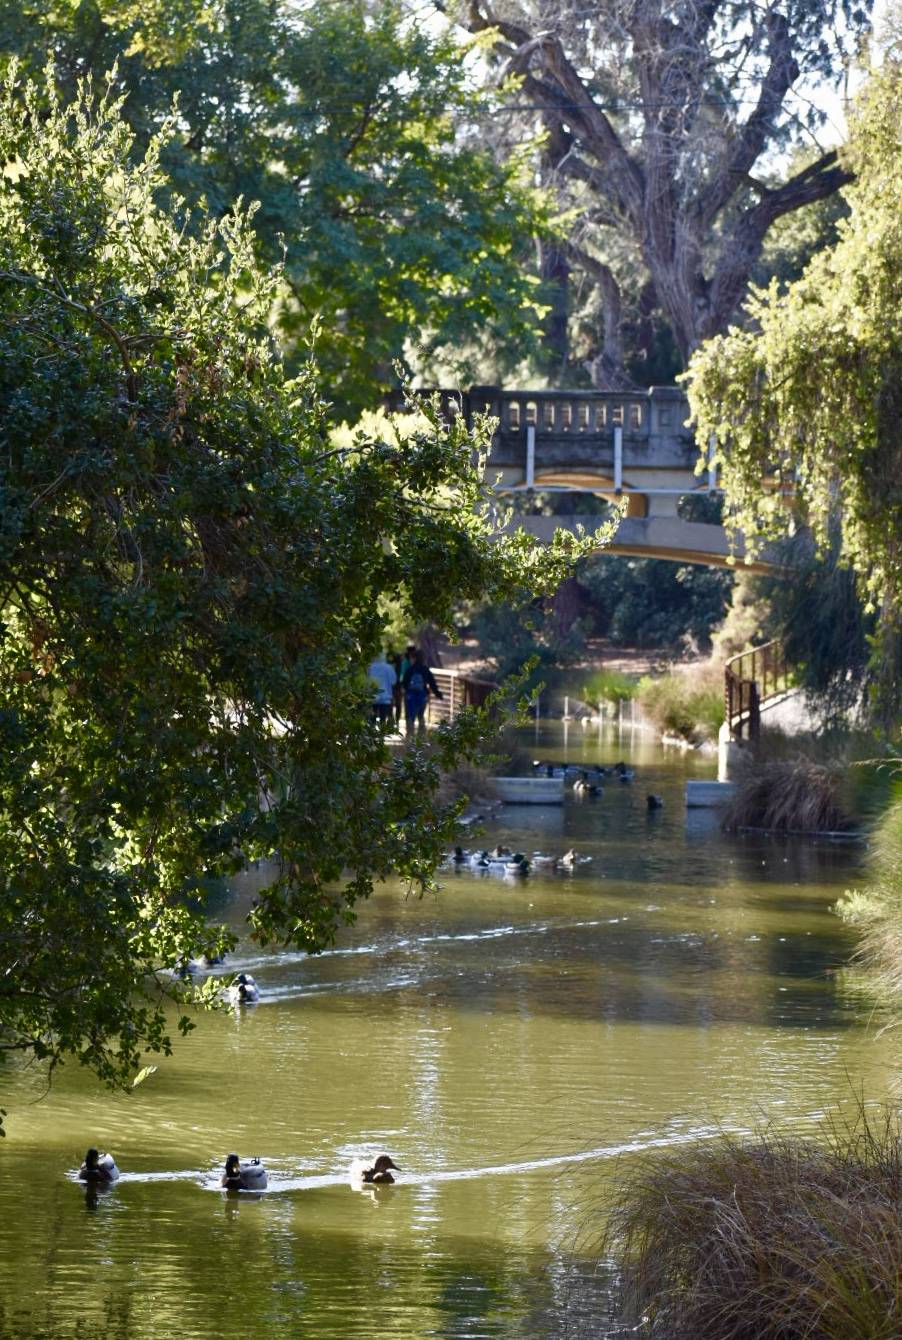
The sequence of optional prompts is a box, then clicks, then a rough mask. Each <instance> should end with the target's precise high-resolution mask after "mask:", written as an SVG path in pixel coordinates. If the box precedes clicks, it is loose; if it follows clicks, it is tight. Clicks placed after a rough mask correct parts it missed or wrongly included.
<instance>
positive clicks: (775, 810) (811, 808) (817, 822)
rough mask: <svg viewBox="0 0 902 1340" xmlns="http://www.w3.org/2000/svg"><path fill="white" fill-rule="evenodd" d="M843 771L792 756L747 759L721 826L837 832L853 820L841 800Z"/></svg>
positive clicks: (784, 830)
mask: <svg viewBox="0 0 902 1340" xmlns="http://www.w3.org/2000/svg"><path fill="white" fill-rule="evenodd" d="M844 779H845V773H844V769H843V768H841V767H840V766H838V765H836V764H831V763H815V762H814V761H813V760H812V759H810V758H804V757H802V756H797V757H795V758H785V759H783V758H781V759H770V760H761V759H759V758H755V757H752V758H751V759H750V760H749V761H748V763H747V764H746V766H745V767H744V768H743V769H742V771H741V773H740V775H739V777H738V778H737V781H736V788H735V791H734V793H733V796H732V798H731V800H730V802H729V804H728V806H727V808H726V810H725V813H724V819H723V827H724V828H725V829H726V830H727V831H735V830H736V829H739V828H764V829H767V830H768V831H769V832H772V833H836V832H844V831H847V830H848V829H850V828H851V827H852V826H853V825H852V821H851V819H850V818H849V815H848V814H847V812H846V809H845V805H844V802H843V795H842V792H843V784H844Z"/></svg>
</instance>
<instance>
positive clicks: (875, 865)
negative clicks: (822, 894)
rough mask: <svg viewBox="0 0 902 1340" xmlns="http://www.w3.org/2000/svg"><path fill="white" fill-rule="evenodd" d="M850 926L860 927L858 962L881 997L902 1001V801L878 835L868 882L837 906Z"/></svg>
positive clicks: (875, 834) (885, 819)
mask: <svg viewBox="0 0 902 1340" xmlns="http://www.w3.org/2000/svg"><path fill="white" fill-rule="evenodd" d="M836 910H837V912H838V913H839V914H840V916H841V917H843V918H844V920H846V921H850V922H852V923H854V924H855V925H857V926H859V927H861V930H862V938H861V942H860V944H859V948H858V953H857V958H858V960H859V962H861V963H862V964H863V965H864V967H865V968H866V969H868V976H869V979H870V985H871V986H872V987H873V988H874V990H875V991H876V992H877V994H878V995H880V996H883V997H885V998H887V999H888V1000H889V1001H892V1002H893V1003H894V1004H896V1005H897V1004H898V1003H899V1002H900V1001H902V800H897V801H895V802H894V804H892V805H891V806H890V808H889V809H888V810H887V811H886V813H885V815H884V816H883V818H882V819H881V820H880V822H879V823H878V824H877V826H876V828H875V829H874V832H873V835H872V838H871V848H870V852H869V855H868V878H867V880H866V882H865V884H864V887H863V888H862V889H861V890H858V889H851V890H849V891H848V892H847V893H846V895H845V897H844V898H841V899H840V901H839V902H838V903H837V905H836Z"/></svg>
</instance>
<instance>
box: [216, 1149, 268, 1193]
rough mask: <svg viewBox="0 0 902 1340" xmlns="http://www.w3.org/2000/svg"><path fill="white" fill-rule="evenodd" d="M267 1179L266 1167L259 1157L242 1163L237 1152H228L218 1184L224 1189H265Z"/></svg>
mask: <svg viewBox="0 0 902 1340" xmlns="http://www.w3.org/2000/svg"><path fill="white" fill-rule="evenodd" d="M268 1180H269V1179H268V1178H267V1176H266V1169H265V1168H264V1166H263V1164H262V1163H261V1162H260V1160H259V1159H251V1160H250V1161H248V1160H245V1161H244V1162H243V1163H242V1161H241V1159H240V1158H239V1157H238V1155H237V1154H230V1155H229V1156H228V1158H227V1159H226V1161H225V1168H224V1169H223V1173H222V1177H221V1178H220V1179H219V1184H220V1186H223V1187H225V1189H226V1191H265V1190H266V1183H267V1181H268Z"/></svg>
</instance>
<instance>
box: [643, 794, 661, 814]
mask: <svg viewBox="0 0 902 1340" xmlns="http://www.w3.org/2000/svg"><path fill="white" fill-rule="evenodd" d="M645 803H646V805H647V806H648V808H649V810H663V808H664V801H663V800H662V798H661V797H660V796H653V795H651V794H650V793H649V795H647V796H646V797H645Z"/></svg>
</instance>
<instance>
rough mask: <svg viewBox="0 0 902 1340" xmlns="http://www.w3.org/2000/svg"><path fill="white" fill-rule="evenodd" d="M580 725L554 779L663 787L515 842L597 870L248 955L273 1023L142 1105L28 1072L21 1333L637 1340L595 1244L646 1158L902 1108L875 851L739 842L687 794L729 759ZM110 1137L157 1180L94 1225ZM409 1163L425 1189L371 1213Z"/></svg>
mask: <svg viewBox="0 0 902 1340" xmlns="http://www.w3.org/2000/svg"><path fill="white" fill-rule="evenodd" d="M561 732H562V728H561V726H560V725H559V724H558V725H556V726H551V727H549V728H548V729H547V730H545V731H543V733H542V736H541V738H540V739H539V740H537V739H536V737H535V735H534V733H533V730H532V729H530V730H529V731H527V732H524V733H522V734H521V738H520V745H521V746H522V749H523V751H524V754H523V756H524V757H529V756H533V755H536V756H538V755H541V756H544V757H548V758H560V757H564V755H565V749H566V753H567V755H569V757H571V758H584V759H586V760H587V761H594V760H598V761H603V762H613V761H615V760H616V759H617V758H619V757H632V759H633V761H634V762H635V765H636V767H637V770H638V771H637V779H636V782H635V785H634V786H632V787H620V786H617V785H609V786H608V788H607V791H606V793H605V795H604V797H603V798H601V799H600V800H598V801H591V800H585V801H583V802H577V801H568V803H567V804H566V805H565V806H564V807H563V809H561V808H557V809H554V808H548V809H532V808H522V807H521V808H518V809H515V808H510V807H509V808H508V809H506V810H505V811H502V813H501V814H500V816H499V818H498V820H497V822H495V823H493V824H492V825H491V827H490V828H489V830H488V832H487V834H486V838H485V839H483V841H484V842H485V843H486V844H488V843H490V842H494V841H495V840H497V838H501V839H502V840H507V841H509V842H510V843H511V845H513V846H516V847H518V848H522V849H524V850H527V851H532V850H533V849H539V848H542V849H545V850H549V851H559V852H560V851H563V850H565V849H566V848H567V847H569V846H571V845H576V846H577V847H578V848H579V849H580V850H581V851H583V852H584V853H585V854H587V855H591V856H592V857H593V860H592V862H591V863H590V864H587V865H584V866H581V867H580V868H579V869H578V870H577V871H575V872H574V873H573V874H572V875H551V874H549V875H539V876H533V877H531V878H530V879H528V880H527V881H520V882H514V881H512V880H509V879H505V878H503V877H499V876H496V875H488V876H475V875H473V874H471V873H467V874H462V875H458V874H456V873H450V874H448V876H447V877H446V879H445V881H444V888H443V890H442V892H441V893H440V894H439V895H438V896H437V897H435V898H428V899H425V900H422V901H418V900H415V899H410V898H406V897H405V895H404V892H403V890H401V889H399V888H397V887H394V886H391V885H388V886H386V887H384V888H382V889H381V890H380V891H379V893H378V895H377V896H376V897H375V898H374V899H373V900H372V902H371V903H370V904H369V905H367V906H366V907H364V908H363V909H362V910H361V914H360V917H359V920H358V922H357V924H356V926H355V927H353V928H352V929H350V930H349V931H347V932H346V933H345V934H344V935H343V938H342V940H341V943H340V944H339V945H338V946H337V947H336V949H335V951H334V952H331V953H329V954H324V955H323V956H322V957H320V958H317V959H305V958H304V957H302V956H300V955H296V954H290V953H273V954H266V955H262V954H260V953H258V952H256V951H254V950H253V948H251V947H249V946H248V945H247V944H244V945H243V946H242V948H241V949H240V950H239V952H238V953H237V954H236V955H235V957H234V960H233V962H232V963H231V964H230V966H231V967H232V968H233V969H234V970H236V971H237V970H239V969H240V968H247V969H248V970H249V971H251V972H253V973H254V974H255V975H256V977H257V979H258V982H259V983H260V985H261V989H262V992H263V1000H262V1001H261V1003H260V1004H259V1005H258V1006H257V1007H255V1008H253V1009H247V1010H246V1011H245V1012H244V1013H243V1015H242V1016H240V1017H234V1016H226V1015H222V1016H217V1017H214V1018H211V1019H205V1020H202V1021H201V1025H200V1027H199V1029H198V1030H197V1032H196V1033H195V1034H194V1035H193V1036H192V1037H191V1038H189V1039H188V1040H187V1041H186V1042H184V1043H180V1044H179V1046H178V1050H177V1054H176V1056H175V1057H174V1058H173V1059H171V1060H168V1061H165V1060H164V1061H162V1062H161V1063H160V1066H159V1070H158V1072H157V1073H156V1074H155V1075H154V1076H153V1077H152V1078H151V1079H150V1080H148V1081H147V1083H146V1084H145V1085H144V1086H142V1088H140V1089H139V1090H136V1091H135V1093H134V1094H133V1095H131V1096H129V1097H113V1096H110V1095H109V1094H107V1093H106V1092H104V1091H101V1090H99V1089H98V1088H97V1087H96V1086H95V1085H94V1084H93V1083H92V1082H91V1081H90V1080H89V1079H88V1077H87V1076H83V1075H79V1074H76V1073H74V1072H72V1071H66V1072H64V1073H63V1074H62V1075H61V1076H60V1077H59V1078H58V1079H57V1080H56V1081H55V1082H54V1086H53V1089H52V1092H51V1093H50V1094H49V1095H45V1094H44V1090H43V1080H42V1078H41V1076H40V1075H38V1074H36V1073H33V1072H30V1071H25V1072H16V1073H13V1072H11V1071H10V1070H7V1071H6V1072H4V1074H3V1076H2V1078H0V1105H2V1106H5V1107H6V1108H8V1109H9V1113H10V1115H9V1117H8V1120H7V1124H8V1130H9V1138H8V1139H7V1140H6V1141H4V1142H3V1145H2V1147H0V1336H2V1337H3V1340H6V1337H16V1338H17V1340H18V1338H20V1337H21V1338H22V1340H37V1337H47V1340H50V1338H51V1337H52V1338H53V1340H57V1338H59V1340H62V1338H63V1337H66V1340H69V1337H72V1338H73V1340H74V1338H75V1337H78V1338H79V1340H87V1338H88V1337H104V1338H105V1340H106V1338H107V1337H109V1338H110V1340H112V1338H113V1337H116V1340H119V1338H120V1337H123V1338H124V1337H128V1340H150V1337H158V1336H163V1335H170V1334H172V1335H178V1336H179V1337H182V1338H183V1340H201V1338H204V1340H206V1338H207V1337H219V1336H227V1335H234V1336H236V1337H247V1336H254V1337H257V1338H258V1340H259V1338H261V1337H263V1338H265V1340H270V1338H272V1340H282V1338H283V1337H298V1336H304V1337H315V1338H316V1340H320V1338H323V1340H325V1338H327V1337H352V1338H357V1337H360V1338H361V1340H362V1338H363V1337H382V1336H385V1337H411V1338H413V1340H416V1338H417V1337H426V1336H437V1337H461V1338H463V1337H466V1338H467V1340H474V1338H475V1337H518V1338H520V1337H522V1338H523V1340H540V1338H541V1340H545V1338H546V1337H547V1338H548V1340H551V1338H552V1337H565V1336H573V1337H584V1336H601V1335H606V1334H614V1333H615V1331H614V1328H613V1325H612V1324H610V1323H609V1320H608V1312H609V1307H608V1280H607V1277H606V1275H605V1272H604V1270H603V1269H599V1268H598V1267H597V1264H596V1261H595V1258H594V1256H593V1248H594V1246H595V1243H596V1242H597V1236H598V1228H599V1222H600V1205H601V1203H602V1201H603V1197H604V1188H605V1185H606V1183H607V1181H608V1179H609V1177H610V1175H611V1172H612V1170H613V1169H614V1167H615V1165H617V1164H618V1163H619V1162H622V1160H624V1159H627V1160H628V1159H629V1157H630V1151H631V1150H633V1149H636V1148H643V1147H646V1146H653V1145H656V1144H658V1145H666V1144H671V1143H673V1142H679V1141H684V1140H687V1139H695V1138H705V1137H706V1136H708V1135H709V1134H710V1132H711V1130H712V1127H713V1126H714V1124H715V1123H717V1122H723V1123H727V1124H729V1125H732V1126H735V1127H740V1128H744V1127H747V1126H748V1125H749V1124H751V1123H754V1122H757V1121H760V1120H761V1119H770V1120H775V1121H777V1122H779V1123H781V1124H786V1125H791V1126H792V1127H793V1128H795V1129H804V1128H805V1127H806V1126H808V1125H810V1124H811V1123H812V1122H814V1121H816V1119H817V1116H818V1114H819V1113H821V1112H823V1111H824V1109H825V1108H828V1107H832V1106H833V1105H834V1104H836V1103H837V1102H839V1103H843V1102H848V1101H850V1100H851V1097H852V1091H853V1089H854V1088H855V1087H860V1088H862V1089H863V1091H864V1092H865V1093H866V1094H867V1095H868V1096H869V1097H874V1098H881V1097H883V1096H884V1095H886V1093H887V1092H888V1088H889V1084H890V1080H891V1072H892V1067H893V1059H894V1053H893V1046H894V1043H893V1041H892V1039H891V1037H889V1036H888V1037H884V1038H883V1039H877V1038H875V1036H874V1032H873V1030H869V1029H868V1019H867V1017H866V1006H864V1005H862V1004H861V1003H860V1002H857V1001H856V1000H854V999H853V998H851V997H849V996H848V995H846V994H844V988H843V983H842V979H841V977H839V976H837V974H836V972H835V968H836V967H837V965H840V964H841V963H842V962H843V961H844V959H845V958H846V957H847V955H848V952H849V948H850V940H849V936H848V933H847V932H846V931H845V930H844V928H843V927H842V926H841V925H840V924H839V922H838V921H837V920H836V918H834V917H832V916H831V915H830V914H829V912H828V908H829V906H830V904H831V902H832V901H834V899H835V898H836V897H837V895H838V894H839V893H841V892H842V890H843V889H844V888H846V887H847V886H848V884H849V883H850V882H852V881H853V880H854V878H855V873H856V870H857V866H858V862H859V860H860V853H859V852H858V851H857V850H856V849H848V848H842V847H835V846H831V845H829V844H827V843H824V844H822V845H818V844H813V843H798V842H795V843H791V844H788V843H779V842H774V841H770V840H766V839H762V838H749V839H727V838H724V837H722V836H721V835H720V834H719V833H718V832H717V831H716V829H715V828H713V827H712V824H711V822H710V818H709V816H707V815H703V814H697V815H695V816H690V819H691V822H688V823H687V815H686V812H685V810H684V807H683V802H682V795H683V786H684V783H685V780H686V778H687V777H689V776H698V777H703V776H710V775H711V774H712V771H713V768H712V764H711V762H710V760H707V759H702V758H699V757H698V756H696V755H689V756H685V755H682V754H679V753H676V754H674V753H667V754H665V753H664V752H663V751H662V750H661V749H660V748H659V747H658V746H656V745H651V744H649V743H639V744H637V745H636V746H635V747H631V745H630V743H629V737H628V736H627V737H624V739H623V740H622V741H618V740H617V738H616V737H613V736H600V735H599V734H598V732H596V731H590V732H588V733H586V732H584V731H582V729H580V728H576V729H573V728H571V730H570V733H569V738H568V740H567V742H566V746H565V743H564V741H563V739H562V734H561ZM649 790H651V791H654V792H658V793H660V794H661V795H663V797H664V801H665V807H664V809H663V811H660V812H658V813H654V814H651V815H650V814H649V813H648V812H647V809H646V806H645V795H646V792H647V791H649ZM251 896H252V895H251V890H250V889H248V888H245V889H243V890H240V891H238V892H236V894H235V896H234V899H233V902H232V904H231V905H230V907H229V910H228V915H229V917H230V919H231V920H233V922H234V924H235V925H236V926H238V925H240V924H241V919H242V915H243V912H244V910H246V907H247V904H248V902H249V899H250V897H251ZM92 1143H93V1144H97V1145H99V1146H101V1147H108V1148H110V1149H111V1150H112V1151H113V1152H114V1154H115V1156H116V1159H117V1162H118V1163H119V1166H120V1167H121V1168H122V1170H123V1173H124V1176H123V1179H122V1181H121V1182H120V1183H119V1184H118V1185H117V1186H116V1188H115V1189H114V1190H112V1191H111V1192H109V1193H106V1194H102V1195H100V1196H99V1197H97V1198H96V1201H95V1202H93V1203H92V1202H91V1201H90V1200H88V1199H86V1196H85V1191H84V1189H83V1188H82V1187H81V1186H79V1185H78V1184H77V1183H74V1182H73V1181H72V1180H71V1174H72V1171H73V1170H74V1169H75V1168H76V1167H77V1165H78V1163H79V1161H80V1159H81V1157H82V1155H83V1153H84V1150H85V1148H86V1147H87V1145H88V1144H92ZM233 1149H235V1150H238V1151H239V1152H240V1153H241V1154H242V1155H255V1154H259V1155H260V1156H262V1157H263V1158H264V1160H265V1162H266V1164H267V1166H268V1168H269V1171H270V1189H269V1191H268V1192H267V1193H265V1194H264V1195H263V1196H261V1197H260V1198H256V1199H255V1198H253V1197H251V1196H245V1195H241V1196H237V1197H235V1196H226V1195H225V1194H224V1193H222V1192H220V1191H218V1190H215V1189H214V1183H215V1177H216V1172H217V1168H218V1166H219V1165H220V1164H221V1162H222V1160H223V1159H224V1157H225V1155H226V1153H228V1152H229V1151H230V1150H233ZM382 1149H385V1150H388V1151H389V1152H390V1153H391V1154H392V1155H393V1157H394V1158H395V1160H396V1162H397V1163H398V1164H400V1165H401V1167H402V1169H403V1172H402V1173H401V1174H400V1176H399V1181H398V1184H397V1185H396V1186H395V1187H389V1188H380V1189H379V1190H378V1191H376V1192H373V1191H370V1192H368V1193H367V1192H361V1191H359V1190H353V1189H352V1188H351V1186H350V1185H349V1183H348V1180H347V1176H346V1170H347V1167H348V1165H349V1163H350V1162H351V1160H352V1159H353V1158H354V1157H356V1156H359V1155H362V1154H367V1153H370V1152H372V1153H377V1152H379V1151H380V1150H382Z"/></svg>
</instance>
